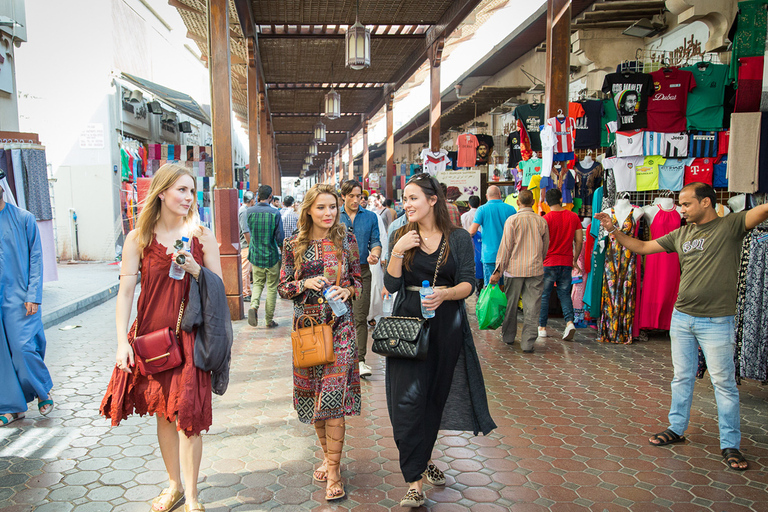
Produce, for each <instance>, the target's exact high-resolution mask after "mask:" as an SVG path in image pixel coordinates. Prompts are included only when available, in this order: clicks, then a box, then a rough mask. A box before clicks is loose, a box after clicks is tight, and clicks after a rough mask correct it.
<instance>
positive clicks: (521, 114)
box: [515, 103, 544, 151]
mask: <svg viewBox="0 0 768 512" xmlns="http://www.w3.org/2000/svg"><path fill="white" fill-rule="evenodd" d="M515 118H517V119H519V120H520V121H522V123H523V126H525V131H526V132H528V138H529V139H531V150H532V151H541V134H540V127H541V126H543V125H544V104H543V103H536V104H528V103H526V104H524V105H520V106H518V107H517V108H515Z"/></svg>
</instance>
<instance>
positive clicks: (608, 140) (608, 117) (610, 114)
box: [600, 98, 619, 148]
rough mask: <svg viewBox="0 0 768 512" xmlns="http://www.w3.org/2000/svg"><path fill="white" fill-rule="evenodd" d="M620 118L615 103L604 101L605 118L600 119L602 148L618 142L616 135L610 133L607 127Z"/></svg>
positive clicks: (608, 100) (609, 100) (610, 100)
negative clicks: (615, 141)
mask: <svg viewBox="0 0 768 512" xmlns="http://www.w3.org/2000/svg"><path fill="white" fill-rule="evenodd" d="M618 118H619V116H618V114H617V113H616V105H615V104H614V103H613V100H612V99H610V98H609V99H607V100H603V117H602V118H601V119H600V145H601V146H602V147H604V148H607V147H608V146H610V145H611V144H613V141H614V140H616V135H615V134H613V133H608V128H606V126H605V125H606V124H608V123H610V122H611V121H616V120H618Z"/></svg>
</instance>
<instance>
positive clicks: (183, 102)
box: [122, 73, 211, 125]
mask: <svg viewBox="0 0 768 512" xmlns="http://www.w3.org/2000/svg"><path fill="white" fill-rule="evenodd" d="M122 76H123V78H125V79H126V80H128V81H129V82H131V83H133V84H135V85H137V86H139V87H141V88H142V89H144V90H146V91H148V92H150V93H152V95H153V96H154V97H156V98H159V99H161V100H163V101H164V102H166V103H168V104H169V105H172V106H173V107H175V108H177V109H178V110H179V111H180V112H183V113H185V114H187V115H188V116H189V117H191V118H193V119H197V120H198V121H200V122H203V123H206V124H209V125H210V124H211V119H210V117H208V114H207V113H206V112H205V110H203V107H201V106H200V104H199V103H198V102H196V101H195V100H194V99H193V98H192V96H189V95H188V94H184V93H183V92H179V91H175V90H173V89H169V88H168V87H163V86H162V85H160V84H156V83H155V82H150V81H149V80H145V79H143V78H139V77H138V76H134V75H129V74H128V73H122Z"/></svg>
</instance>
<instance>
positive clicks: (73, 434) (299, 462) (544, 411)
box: [0, 300, 768, 512]
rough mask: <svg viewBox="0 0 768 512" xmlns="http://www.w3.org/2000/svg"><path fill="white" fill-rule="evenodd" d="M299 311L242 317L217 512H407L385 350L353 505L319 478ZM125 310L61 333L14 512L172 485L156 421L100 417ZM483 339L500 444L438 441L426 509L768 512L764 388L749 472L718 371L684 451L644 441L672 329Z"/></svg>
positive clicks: (663, 395) (220, 404)
mask: <svg viewBox="0 0 768 512" xmlns="http://www.w3.org/2000/svg"><path fill="white" fill-rule="evenodd" d="M470 309H473V308H472V307H470ZM289 314H290V304H289V303H288V302H286V301H279V302H278V309H277V316H276V320H277V321H278V322H279V323H280V327H278V328H276V329H271V330H267V329H264V328H263V327H256V328H253V327H250V326H248V325H247V323H246V322H238V323H236V325H235V331H236V339H235V344H234V354H233V364H232V373H231V383H230V388H229V391H228V392H227V394H226V395H224V396H223V397H215V398H214V426H213V427H212V429H211V431H210V432H209V433H208V434H206V435H205V446H204V455H203V467H202V470H201V485H200V489H201V490H200V499H201V501H202V502H203V503H204V504H205V505H206V507H207V509H208V510H209V511H226V510H233V511H248V510H286V511H287V510H297V511H298V510H318V511H324V510H354V511H370V512H378V511H385V510H402V509H401V508H400V507H399V500H400V498H402V496H403V494H404V493H405V491H406V489H407V486H406V485H405V483H404V482H403V478H402V476H401V475H400V473H399V466H398V463H397V456H398V454H397V450H396V448H395V445H394V442H393V440H392V428H391V426H390V424H389V418H388V415H387V409H386V399H385V394H384V389H383V382H384V375H383V360H382V359H381V358H379V357H378V356H375V355H374V356H372V357H371V358H370V360H369V363H370V364H371V366H372V367H373V376H372V377H371V378H369V379H367V380H364V381H363V383H362V391H363V414H362V415H361V416H360V417H353V418H350V419H349V420H348V428H347V442H346V446H345V452H344V458H343V459H342V470H343V471H342V476H343V477H344V479H345V481H346V485H347V487H346V488H347V495H348V497H347V498H346V499H344V500H342V501H340V502H337V503H336V504H332V505H331V504H326V502H325V501H324V499H323V496H324V491H323V487H321V486H320V485H318V484H317V483H315V482H313V481H312V477H311V471H312V468H313V467H314V466H315V465H317V464H318V463H319V462H320V459H319V458H318V455H319V454H320V451H319V449H318V447H317V444H316V441H315V438H314V431H313V429H312V428H311V427H310V426H308V425H304V424H301V423H300V422H299V421H298V420H297V419H296V415H295V413H294V411H293V407H292V396H291V394H292V384H291V378H292V377H291V369H290V338H289V330H290V327H289V325H290V317H289ZM113 315H114V300H112V301H109V302H107V303H105V304H103V305H101V306H98V307H96V308H94V309H92V310H90V311H88V312H86V313H84V314H83V315H81V317H79V318H78V319H77V323H78V324H80V325H83V327H82V328H80V329H75V330H71V331H66V332H63V331H58V330H57V329H55V328H53V329H49V331H47V335H48V344H49V350H48V357H47V361H48V363H49V365H50V368H51V371H52V373H53V375H54V381H55V393H56V394H55V397H56V398H57V408H56V410H55V411H54V412H53V413H52V414H51V415H50V416H49V417H47V418H43V417H41V416H39V414H38V413H37V411H36V410H32V411H30V412H29V413H28V417H27V418H26V419H25V420H23V421H19V422H17V423H14V424H13V425H12V426H11V427H10V428H7V429H2V430H0V510H2V511H3V512H19V511H32V510H36V511H41V512H46V511H77V512H97V511H98V512H100V511H119V512H122V511H134V510H136V511H139V510H140V511H143V512H146V511H147V510H148V507H149V501H150V500H151V499H152V498H153V497H154V496H156V495H157V494H158V493H159V492H160V490H161V489H162V487H163V486H164V484H165V472H164V469H163V464H162V461H161V459H160V454H159V449H158V448H157V440H156V437H155V429H154V421H155V420H154V418H148V417H144V418H141V417H132V418H130V419H129V420H127V421H125V422H123V424H122V425H120V426H119V427H116V428H110V427H109V425H108V424H107V422H106V421H105V420H104V419H103V418H101V417H99V415H98V406H99V403H100V400H101V396H102V394H103V392H104V389H105V388H106V383H107V381H108V378H109V373H110V371H111V367H112V365H113V364H114V341H113V340H114V335H113V329H114V328H113V325H114V322H113ZM472 321H473V322H474V319H473V320H472ZM557 328H562V322H558V321H557V320H555V321H552V322H551V324H550V327H549V332H550V333H552V334H553V335H556V334H557V333H558V332H559V331H556V329H557ZM476 344H477V347H478V352H479V354H480V358H481V361H482V363H483V367H484V372H485V379H486V385H487V387H488V396H489V400H490V406H491V410H492V414H493V416H494V419H495V420H496V422H497V424H498V426H499V428H498V429H496V430H495V431H494V432H493V433H492V434H491V435H489V436H487V437H483V436H479V437H474V436H472V435H471V433H465V432H442V433H441V436H440V437H439V438H438V443H437V445H436V446H435V451H434V459H435V460H436V463H437V465H438V466H439V467H441V468H442V469H443V470H445V473H446V476H447V480H448V481H447V485H446V486H445V487H444V488H433V487H430V486H429V485H427V486H425V489H426V492H427V498H428V500H427V503H426V507H427V508H429V509H430V510H433V511H436V512H446V511H449V512H450V511H466V510H471V511H475V512H493V511H507V510H512V511H537V510H541V511H544V510H552V511H577V510H596V511H614V510H632V511H655V510H673V511H687V510H712V511H728V512H731V511H742V510H768V506H767V505H766V503H768V492H767V491H766V487H767V486H768V471H766V467H768V421H766V420H767V419H768V412H766V411H768V407H767V406H768V388H767V387H765V386H761V385H759V384H757V383H754V382H749V381H748V382H745V383H744V384H743V385H742V386H741V387H740V391H741V404H742V430H743V437H744V439H743V442H742V449H743V452H744V453H745V455H746V457H747V458H748V459H749V461H750V464H751V467H752V469H751V470H750V471H747V472H744V473H737V472H734V471H730V470H728V469H726V468H725V466H724V465H723V463H722V462H721V460H720V455H719V449H718V446H719V443H718V436H717V415H716V409H715V402H714V395H713V391H712V386H711V384H710V383H709V382H708V380H706V379H705V380H703V381H700V382H698V383H697V384H696V392H695V393H696V394H695V397H694V403H693V412H692V417H691V427H690V429H689V431H688V432H687V433H686V435H687V437H688V441H687V442H686V443H685V444H678V445H672V446H671V447H662V448H659V447H654V446H650V445H648V441H647V437H648V435H649V434H651V433H653V432H657V431H660V430H663V429H664V428H665V427H666V414H667V408H668V406H669V381H670V379H671V375H672V368H671V362H670V355H669V341H668V340H667V339H665V338H664V337H662V336H659V337H654V338H652V339H651V341H648V342H643V343H636V344H634V345H630V346H624V345H608V344H600V343H598V342H596V341H595V340H594V331H592V330H590V329H580V330H579V333H578V335H577V337H576V340H575V341H574V342H573V343H568V342H564V341H561V340H560V339H558V338H557V337H552V338H547V339H544V340H539V341H538V342H537V343H536V347H535V353H533V354H523V353H522V352H521V351H520V349H519V346H512V347H509V346H506V345H505V344H504V343H502V341H501V334H500V332H498V331H482V332H477V333H476ZM33 409H34V408H33Z"/></svg>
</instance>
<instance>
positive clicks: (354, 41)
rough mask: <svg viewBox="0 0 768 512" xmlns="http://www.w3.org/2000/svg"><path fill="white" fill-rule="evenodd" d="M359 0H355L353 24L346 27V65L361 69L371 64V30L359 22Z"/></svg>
mask: <svg viewBox="0 0 768 512" xmlns="http://www.w3.org/2000/svg"><path fill="white" fill-rule="evenodd" d="M359 15H360V0H358V1H357V10H356V11H355V24H354V25H352V26H351V27H349V28H347V36H346V43H347V44H346V51H347V59H346V60H347V67H348V68H352V69H354V70H361V69H365V68H367V67H369V66H370V65H371V31H370V30H368V29H367V28H365V26H364V25H363V24H362V23H360V19H359Z"/></svg>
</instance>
